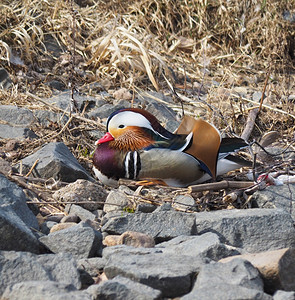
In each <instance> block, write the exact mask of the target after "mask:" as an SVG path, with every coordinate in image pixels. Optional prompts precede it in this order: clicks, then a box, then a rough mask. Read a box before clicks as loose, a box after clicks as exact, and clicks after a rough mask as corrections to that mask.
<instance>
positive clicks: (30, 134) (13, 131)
mask: <svg viewBox="0 0 295 300" xmlns="http://www.w3.org/2000/svg"><path fill="white" fill-rule="evenodd" d="M0 138H2V139H21V140H22V139H26V138H31V139H35V138H38V136H37V135H36V134H35V132H34V131H32V130H31V129H29V128H26V127H15V126H11V125H6V124H0Z"/></svg>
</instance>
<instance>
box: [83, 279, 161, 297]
mask: <svg viewBox="0 0 295 300" xmlns="http://www.w3.org/2000/svg"><path fill="white" fill-rule="evenodd" d="M86 291H87V292H88V293H89V294H91V295H92V297H94V299H116V300H126V299H128V300H137V299H140V300H153V299H162V298H161V292H160V291H159V290H156V289H153V288H151V287H149V286H147V285H144V284H141V283H138V282H134V281H132V280H130V279H128V278H125V277H122V276H116V277H115V278H113V279H111V280H108V281H105V282H103V283H101V284H99V285H93V286H91V287H89V288H88V289H87V290H86Z"/></svg>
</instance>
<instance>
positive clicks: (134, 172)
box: [124, 151, 141, 179]
mask: <svg viewBox="0 0 295 300" xmlns="http://www.w3.org/2000/svg"><path fill="white" fill-rule="evenodd" d="M124 165H125V177H126V178H129V179H136V178H137V176H138V173H139V171H140V169H141V162H140V156H139V154H138V152H137V151H129V152H128V153H127V154H126V156H125V159H124Z"/></svg>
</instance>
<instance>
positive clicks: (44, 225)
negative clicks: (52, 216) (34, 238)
mask: <svg viewBox="0 0 295 300" xmlns="http://www.w3.org/2000/svg"><path fill="white" fill-rule="evenodd" d="M57 224H58V223H56V222H52V221H45V222H43V223H42V224H41V225H40V231H41V232H42V233H43V234H48V233H49V232H50V231H51V229H52V227H54V226H55V225H57Z"/></svg>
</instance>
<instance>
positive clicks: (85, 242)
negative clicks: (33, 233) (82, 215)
mask: <svg viewBox="0 0 295 300" xmlns="http://www.w3.org/2000/svg"><path fill="white" fill-rule="evenodd" d="M39 241H40V242H41V243H42V244H44V245H45V246H46V247H47V248H48V249H50V250H51V251H52V252H53V253H71V254H72V255H73V256H74V257H75V258H87V257H93V256H98V255H100V253H101V251H102V235H101V233H100V232H98V231H95V230H94V229H93V228H91V227H89V225H88V224H85V223H83V222H81V223H79V224H77V225H74V226H72V227H70V228H67V229H63V230H59V231H56V232H53V233H50V234H49V235H47V236H43V237H41V238H40V239H39Z"/></svg>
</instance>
